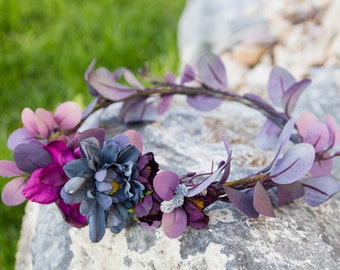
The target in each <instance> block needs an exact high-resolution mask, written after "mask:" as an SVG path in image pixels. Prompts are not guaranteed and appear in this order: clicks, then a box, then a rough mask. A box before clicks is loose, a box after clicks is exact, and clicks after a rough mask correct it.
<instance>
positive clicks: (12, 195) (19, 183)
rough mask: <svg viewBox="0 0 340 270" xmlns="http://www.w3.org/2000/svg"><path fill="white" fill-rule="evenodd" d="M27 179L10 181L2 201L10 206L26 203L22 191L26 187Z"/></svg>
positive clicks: (2, 195)
mask: <svg viewBox="0 0 340 270" xmlns="http://www.w3.org/2000/svg"><path fill="white" fill-rule="evenodd" d="M26 181H27V179H26V178H25V177H18V178H14V179H13V180H11V181H9V182H8V183H7V184H6V185H5V187H4V189H3V190H2V194H1V200H2V201H3V203H4V204H6V205H8V206H14V205H19V204H21V203H23V202H24V201H26V198H25V196H24V194H23V193H22V190H23V189H24V187H25V186H26Z"/></svg>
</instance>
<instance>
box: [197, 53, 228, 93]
mask: <svg viewBox="0 0 340 270" xmlns="http://www.w3.org/2000/svg"><path fill="white" fill-rule="evenodd" d="M197 71H198V74H199V76H200V78H201V80H202V82H203V83H204V84H205V85H207V86H208V87H210V88H212V89H215V90H222V89H224V88H226V87H227V75H226V70H225V67H224V64H223V62H222V60H221V58H220V57H218V56H217V55H215V54H212V53H207V54H204V55H203V56H202V57H200V59H199V60H198V63H197Z"/></svg>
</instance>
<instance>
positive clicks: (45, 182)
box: [0, 141, 86, 227]
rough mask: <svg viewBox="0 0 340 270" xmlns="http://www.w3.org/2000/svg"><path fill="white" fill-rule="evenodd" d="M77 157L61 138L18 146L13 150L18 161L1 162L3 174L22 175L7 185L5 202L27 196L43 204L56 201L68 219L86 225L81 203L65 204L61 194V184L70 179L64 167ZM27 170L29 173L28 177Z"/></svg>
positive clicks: (12, 202)
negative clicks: (44, 143)
mask: <svg viewBox="0 0 340 270" xmlns="http://www.w3.org/2000/svg"><path fill="white" fill-rule="evenodd" d="M77 157H78V156H77V154H74V153H73V152H72V151H71V150H69V149H68V148H67V146H66V144H65V143H64V142H62V141H52V142H50V143H49V144H48V145H42V144H40V145H39V144H35V143H31V144H20V145H18V146H17V147H16V148H15V149H14V160H15V162H11V161H0V175H2V176H6V177H14V176H19V177H17V178H14V179H12V180H11V181H10V182H8V183H7V184H6V186H5V187H4V189H3V191H2V201H3V202H4V203H5V204H7V205H18V204H21V203H23V202H24V201H25V200H26V199H27V200H30V201H32V202H37V203H40V204H50V203H53V202H56V203H57V205H58V207H59V209H60V210H61V212H62V214H63V216H64V218H65V220H66V221H67V222H69V223H70V224H71V225H73V226H76V227H82V226H84V225H86V219H85V217H83V216H82V215H80V213H79V205H72V206H66V205H65V204H64V203H63V201H62V199H61V197H60V191H61V189H62V187H63V186H64V184H65V183H66V182H67V181H68V179H69V178H68V177H67V176H66V175H65V173H64V171H63V166H64V165H65V164H66V163H68V162H69V161H71V160H73V159H75V158H77ZM25 173H27V174H29V176H28V177H25V176H24V175H25Z"/></svg>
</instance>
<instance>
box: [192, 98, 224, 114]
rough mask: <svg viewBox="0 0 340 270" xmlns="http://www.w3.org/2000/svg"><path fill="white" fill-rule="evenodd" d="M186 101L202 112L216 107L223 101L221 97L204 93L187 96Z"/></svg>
mask: <svg viewBox="0 0 340 270" xmlns="http://www.w3.org/2000/svg"><path fill="white" fill-rule="evenodd" d="M187 101H188V103H189V104H190V105H191V106H192V107H194V108H195V109H196V110H199V111H203V112H208V111H211V110H213V109H216V108H217V107H218V106H220V105H221V104H222V103H223V100H222V99H219V98H214V97H209V96H204V95H196V96H188V97H187Z"/></svg>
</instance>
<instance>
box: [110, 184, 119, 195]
mask: <svg viewBox="0 0 340 270" xmlns="http://www.w3.org/2000/svg"><path fill="white" fill-rule="evenodd" d="M111 185H112V190H111V192H110V195H111V196H112V195H113V194H115V193H116V192H117V191H118V189H119V184H118V183H117V182H116V181H112V182H111Z"/></svg>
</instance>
